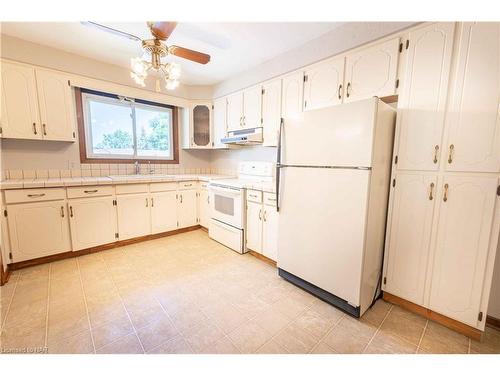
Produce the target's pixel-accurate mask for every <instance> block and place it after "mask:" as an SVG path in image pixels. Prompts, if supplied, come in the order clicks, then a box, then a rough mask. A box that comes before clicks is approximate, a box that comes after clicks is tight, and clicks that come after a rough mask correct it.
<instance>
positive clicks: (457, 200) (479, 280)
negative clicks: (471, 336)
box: [429, 175, 497, 326]
mask: <svg viewBox="0 0 500 375" xmlns="http://www.w3.org/2000/svg"><path fill="white" fill-rule="evenodd" d="M496 189H497V177H496V176H492V177H478V176H460V175H456V176H446V177H445V178H444V179H443V184H442V187H441V191H440V196H439V198H440V207H439V221H438V225H437V238H436V248H435V250H434V263H433V270H432V280H431V290H430V300H429V307H430V308H431V309H432V310H434V311H436V312H438V313H441V314H443V315H446V316H448V317H451V318H453V319H456V320H458V321H461V322H463V323H465V324H469V325H472V326H475V325H476V324H477V323H478V314H479V308H480V303H481V297H482V291H483V283H484V272H485V268H486V259H487V256H488V248H489V239H490V235H491V227H492V221H493V213H494V207H495V200H496V198H497V197H496Z"/></svg>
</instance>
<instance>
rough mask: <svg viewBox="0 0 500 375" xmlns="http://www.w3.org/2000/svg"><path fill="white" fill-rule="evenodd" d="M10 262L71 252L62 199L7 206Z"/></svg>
mask: <svg viewBox="0 0 500 375" xmlns="http://www.w3.org/2000/svg"><path fill="white" fill-rule="evenodd" d="M7 211H8V222H9V235H10V241H11V251H12V261H13V262H21V261H23V260H29V259H35V258H40V257H44V256H47V255H53V254H58V253H64V252H67V251H71V241H70V235H69V225H68V216H67V212H66V202H65V201H64V200H56V201H48V202H36V203H21V204H13V205H9V206H8V208H7Z"/></svg>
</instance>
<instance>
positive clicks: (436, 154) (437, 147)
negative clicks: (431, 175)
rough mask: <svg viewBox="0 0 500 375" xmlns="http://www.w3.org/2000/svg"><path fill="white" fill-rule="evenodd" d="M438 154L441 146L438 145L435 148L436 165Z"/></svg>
mask: <svg viewBox="0 0 500 375" xmlns="http://www.w3.org/2000/svg"><path fill="white" fill-rule="evenodd" d="M438 152H439V146H438V145H436V146H434V160H433V162H434V164H436V163H437V162H438Z"/></svg>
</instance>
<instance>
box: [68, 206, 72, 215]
mask: <svg viewBox="0 0 500 375" xmlns="http://www.w3.org/2000/svg"><path fill="white" fill-rule="evenodd" d="M69 217H73V206H69Z"/></svg>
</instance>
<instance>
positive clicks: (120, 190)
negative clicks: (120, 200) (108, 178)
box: [116, 184, 148, 194]
mask: <svg viewBox="0 0 500 375" xmlns="http://www.w3.org/2000/svg"><path fill="white" fill-rule="evenodd" d="M147 192H148V184H126V185H116V194H134V193H147Z"/></svg>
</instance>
